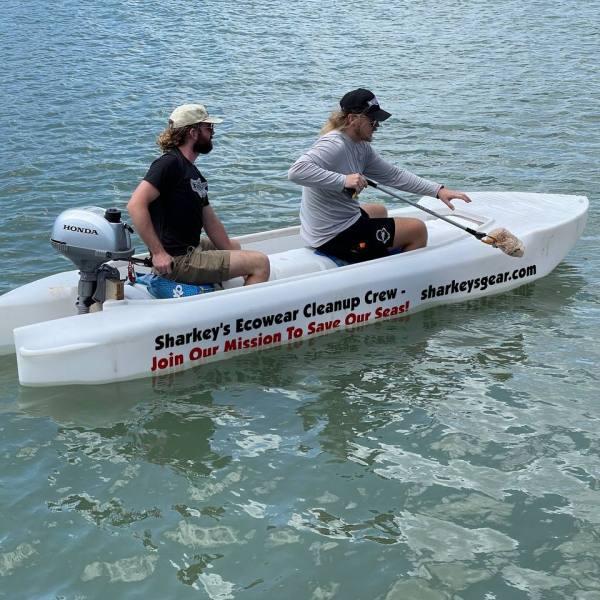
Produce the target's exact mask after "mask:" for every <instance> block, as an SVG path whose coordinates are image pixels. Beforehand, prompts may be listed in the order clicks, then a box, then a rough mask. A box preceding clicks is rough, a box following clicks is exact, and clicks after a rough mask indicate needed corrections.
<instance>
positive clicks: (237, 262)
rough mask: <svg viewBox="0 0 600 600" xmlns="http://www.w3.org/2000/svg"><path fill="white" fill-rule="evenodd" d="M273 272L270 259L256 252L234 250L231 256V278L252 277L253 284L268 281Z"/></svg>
mask: <svg viewBox="0 0 600 600" xmlns="http://www.w3.org/2000/svg"><path fill="white" fill-rule="evenodd" d="M270 272H271V265H270V263H269V257H268V256H267V255H266V254H263V253H262V252H257V251H255V250H232V251H231V255H230V265H229V274H230V277H238V276H240V275H241V276H242V277H251V278H252V281H253V283H258V282H260V281H267V279H269V275H270Z"/></svg>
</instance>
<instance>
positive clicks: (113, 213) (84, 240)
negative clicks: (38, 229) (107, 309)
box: [50, 206, 135, 314]
mask: <svg viewBox="0 0 600 600" xmlns="http://www.w3.org/2000/svg"><path fill="white" fill-rule="evenodd" d="M132 231H133V230H132V229H131V227H129V225H127V224H126V223H123V222H122V221H121V211H120V210H118V209H116V208H108V209H107V210H106V211H105V210H104V209H103V208H100V207H98V206H86V207H85V208H70V209H68V210H65V211H64V212H62V213H61V214H60V215H58V217H57V218H56V221H54V226H53V228H52V237H51V238H50V243H51V244H52V247H53V248H55V249H56V250H58V251H59V252H60V253H61V254H64V255H65V256H66V257H67V258H69V259H70V260H72V261H73V262H74V263H75V266H77V267H78V268H79V286H78V289H77V292H78V298H77V311H78V312H79V314H83V313H87V312H89V311H90V306H91V305H92V304H94V303H95V302H100V303H102V302H104V299H105V298H106V280H107V279H113V280H114V279H116V280H120V274H119V271H118V269H116V268H115V267H111V266H110V265H107V264H105V263H106V262H107V261H109V260H129V259H130V258H131V256H132V255H133V253H134V252H135V248H132V247H131V237H130V233H131V232H132Z"/></svg>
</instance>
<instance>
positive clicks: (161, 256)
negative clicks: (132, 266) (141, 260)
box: [152, 250, 173, 275]
mask: <svg viewBox="0 0 600 600" xmlns="http://www.w3.org/2000/svg"><path fill="white" fill-rule="evenodd" d="M152 265H153V266H154V268H155V269H156V271H157V272H158V273H160V274H161V275H168V274H169V273H170V272H171V271H172V270H173V257H172V256H171V255H170V254H169V253H168V252H166V251H164V250H163V251H162V252H159V253H158V254H153V255H152Z"/></svg>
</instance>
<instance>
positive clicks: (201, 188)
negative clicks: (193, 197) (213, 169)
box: [190, 179, 208, 200]
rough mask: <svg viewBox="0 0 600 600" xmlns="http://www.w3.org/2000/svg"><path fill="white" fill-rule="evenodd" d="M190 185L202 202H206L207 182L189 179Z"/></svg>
mask: <svg viewBox="0 0 600 600" xmlns="http://www.w3.org/2000/svg"><path fill="white" fill-rule="evenodd" d="M190 185H191V186H192V189H193V190H194V191H195V192H196V194H198V196H200V198H201V199H202V200H206V198H207V197H208V182H206V181H202V180H201V179H190Z"/></svg>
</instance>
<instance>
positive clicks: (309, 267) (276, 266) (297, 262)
mask: <svg viewBox="0 0 600 600" xmlns="http://www.w3.org/2000/svg"><path fill="white" fill-rule="evenodd" d="M269 262H270V263H271V276H270V277H269V280H270V281H271V280H274V279H285V278H287V277H294V276H295V275H305V274H307V273H316V272H318V271H328V270H330V269H335V268H336V267H338V265H337V264H336V263H335V261H334V260H333V259H332V258H329V257H328V256H326V255H325V254H323V253H321V252H315V250H314V249H313V248H294V249H293V250H287V251H285V252H277V253H275V254H271V255H269Z"/></svg>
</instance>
